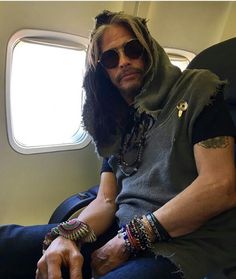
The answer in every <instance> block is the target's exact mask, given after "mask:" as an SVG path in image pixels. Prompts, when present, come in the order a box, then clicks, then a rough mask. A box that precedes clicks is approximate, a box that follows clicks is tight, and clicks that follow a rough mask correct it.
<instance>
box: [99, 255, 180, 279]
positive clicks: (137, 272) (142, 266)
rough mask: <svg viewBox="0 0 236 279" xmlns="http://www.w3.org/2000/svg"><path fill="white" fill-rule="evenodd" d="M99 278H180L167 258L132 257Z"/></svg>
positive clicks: (175, 268)
mask: <svg viewBox="0 0 236 279" xmlns="http://www.w3.org/2000/svg"><path fill="white" fill-rule="evenodd" d="M98 278H99V279H124V278H125V279H147V278H148V279H181V278H183V277H182V275H181V272H179V271H178V269H177V267H176V266H175V265H174V264H172V263H171V261H170V260H168V259H167V258H163V257H162V256H158V257H156V258H155V257H139V258H134V259H131V260H129V261H127V262H126V263H124V264H123V265H121V266H120V267H118V268H116V269H114V270H112V271H111V272H109V273H108V274H106V275H104V276H101V277H98Z"/></svg>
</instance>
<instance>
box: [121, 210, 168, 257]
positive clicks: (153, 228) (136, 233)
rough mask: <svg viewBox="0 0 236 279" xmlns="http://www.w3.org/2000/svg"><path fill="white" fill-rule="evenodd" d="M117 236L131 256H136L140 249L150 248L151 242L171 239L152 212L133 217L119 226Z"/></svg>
mask: <svg viewBox="0 0 236 279" xmlns="http://www.w3.org/2000/svg"><path fill="white" fill-rule="evenodd" d="M118 237H119V238H123V239H124V241H125V248H126V250H127V251H128V252H129V254H130V255H131V256H136V255H137V254H138V253H139V252H140V251H145V250H148V249H151V248H152V242H154V241H155V242H161V241H169V240H171V236H170V235H169V234H168V232H167V231H166V230H165V228H164V227H163V226H162V225H161V224H160V222H159V221H158V220H157V218H156V217H155V216H154V214H153V213H149V214H147V215H144V216H142V218H138V217H135V218H134V219H132V220H131V221H130V222H129V223H128V224H126V225H124V226H122V227H121V229H120V230H119V231H118Z"/></svg>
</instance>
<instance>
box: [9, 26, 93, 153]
mask: <svg viewBox="0 0 236 279" xmlns="http://www.w3.org/2000/svg"><path fill="white" fill-rule="evenodd" d="M20 41H30V42H34V43H40V44H46V45H47V44H49V45H54V46H58V47H65V48H72V49H83V48H84V49H85V51H86V48H87V45H88V39H87V38H84V37H81V36H77V35H73V34H69V33H62V32H56V31H49V30H40V29H22V30H19V31H17V32H15V33H14V34H13V35H12V36H11V37H10V39H9V41H8V45H7V55H6V84H5V95H6V98H5V105H6V120H7V134H8V141H9V143H10V146H11V147H12V148H13V149H14V150H15V151H17V152H19V153H22V154H35V153H46V152H55V151H66V150H75V149H82V148H85V147H86V146H87V145H88V144H89V143H90V142H91V137H90V136H89V134H88V133H87V132H86V131H85V130H83V128H82V129H81V128H80V129H79V130H78V134H77V135H76V136H74V137H72V138H74V141H73V142H72V143H61V144H52V145H42V146H25V145H23V144H21V143H19V142H17V140H16V139H15V137H14V131H13V125H12V111H11V100H10V99H11V95H10V94H11V91H10V90H11V88H10V87H11V84H10V83H11V71H12V61H13V52H14V48H15V46H16V45H17V43H18V42H20ZM81 127H82V126H81ZM81 130H82V131H81Z"/></svg>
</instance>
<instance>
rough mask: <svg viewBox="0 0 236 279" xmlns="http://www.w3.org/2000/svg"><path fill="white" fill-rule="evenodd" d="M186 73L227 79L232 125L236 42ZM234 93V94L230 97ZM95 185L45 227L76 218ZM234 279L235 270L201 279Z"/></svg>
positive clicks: (202, 57)
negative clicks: (205, 73)
mask: <svg viewBox="0 0 236 279" xmlns="http://www.w3.org/2000/svg"><path fill="white" fill-rule="evenodd" d="M188 68H189V69H195V68H197V69H203V68H204V69H209V70H211V71H212V72H214V73H216V74H217V75H218V76H219V77H220V78H221V79H227V80H228V81H229V86H228V88H227V90H226V94H225V99H226V103H227V105H228V107H229V110H230V113H231V115H232V118H233V120H234V123H235V125H236V38H232V39H229V40H227V41H224V42H221V43H218V44H216V45H213V46H211V47H209V48H207V49H205V50H203V51H202V52H201V53H199V54H198V55H197V56H196V57H195V58H194V59H193V60H192V61H191V63H190V64H189V66H188ZM234 92H235V94H234ZM97 191H98V185H96V186H94V187H92V188H91V189H89V190H88V191H85V192H82V193H78V194H76V195H73V196H72V197H70V198H68V199H66V200H65V201H64V202H62V203H61V204H60V205H59V206H58V207H57V208H56V209H55V211H54V213H53V214H52V216H51V218H50V220H49V223H60V222H63V221H66V220H68V219H69V218H71V217H73V216H75V215H76V214H79V212H80V210H81V209H82V208H84V207H85V206H86V205H88V204H89V203H90V202H91V201H92V200H94V199H95V197H96V194H97ZM225 278H228V279H235V278H236V266H233V267H230V268H228V269H225V270H224V271H223V272H219V273H217V274H210V275H209V276H207V278H205V279H225Z"/></svg>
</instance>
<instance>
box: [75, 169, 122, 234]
mask: <svg viewBox="0 0 236 279" xmlns="http://www.w3.org/2000/svg"><path fill="white" fill-rule="evenodd" d="M116 196H117V183H116V178H115V175H114V174H113V173H112V172H103V173H102V174H101V181H100V186H99V190H98V195H97V197H96V199H95V200H94V201H92V202H91V203H90V204H89V205H88V206H87V207H86V208H85V209H84V210H83V211H82V213H81V214H80V215H79V217H78V219H79V220H80V221H82V222H84V223H86V224H88V225H89V227H90V228H91V229H93V231H94V232H95V234H96V236H98V235H100V234H102V233H103V232H105V231H106V230H107V229H108V228H109V227H110V225H111V224H112V222H113V220H114V217H115V212H116V204H115V199H116Z"/></svg>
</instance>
